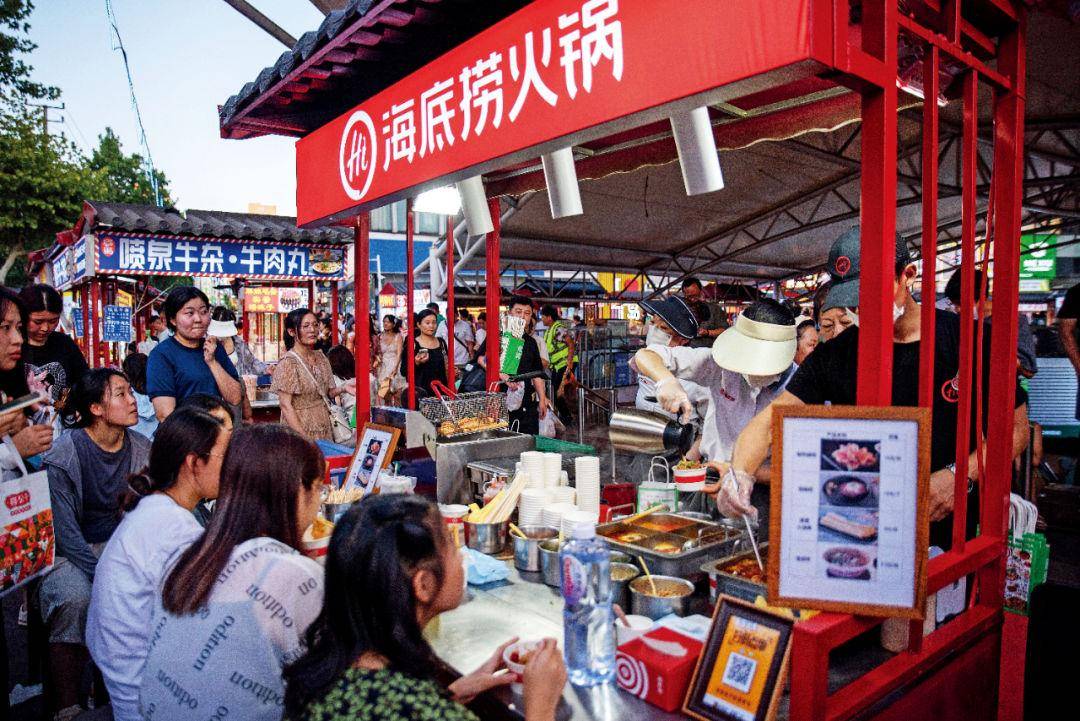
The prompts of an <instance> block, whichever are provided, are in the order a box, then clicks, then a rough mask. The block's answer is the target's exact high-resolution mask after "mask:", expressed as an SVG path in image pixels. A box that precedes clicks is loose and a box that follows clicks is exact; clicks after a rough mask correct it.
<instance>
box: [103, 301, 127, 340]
mask: <svg viewBox="0 0 1080 721" xmlns="http://www.w3.org/2000/svg"><path fill="white" fill-rule="evenodd" d="M133 332H134V329H133V328H132V327H131V308H129V307H128V306H126V305H107V306H105V329H104V332H103V333H102V336H101V339H102V340H103V341H105V342H106V343H130V342H131V339H132V335H133Z"/></svg>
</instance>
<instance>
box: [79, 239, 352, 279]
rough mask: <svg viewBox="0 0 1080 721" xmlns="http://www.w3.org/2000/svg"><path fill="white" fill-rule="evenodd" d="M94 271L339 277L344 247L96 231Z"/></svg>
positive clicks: (307, 277)
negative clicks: (98, 232) (102, 232)
mask: <svg viewBox="0 0 1080 721" xmlns="http://www.w3.org/2000/svg"><path fill="white" fill-rule="evenodd" d="M97 269H98V271H99V272H104V273H113V274H115V273H121V274H125V275H189V276H216V277H223V276H224V277H229V276H241V277H244V278H252V279H266V280H295V279H312V278H315V279H319V280H341V279H342V278H344V277H345V248H344V247H334V246H325V245H289V244H280V243H271V242H266V243H264V242H254V241H244V240H217V239H209V238H186V237H177V236H154V235H148V236H146V235H126V234H120V233H117V234H112V233H109V234H100V235H98V238H97Z"/></svg>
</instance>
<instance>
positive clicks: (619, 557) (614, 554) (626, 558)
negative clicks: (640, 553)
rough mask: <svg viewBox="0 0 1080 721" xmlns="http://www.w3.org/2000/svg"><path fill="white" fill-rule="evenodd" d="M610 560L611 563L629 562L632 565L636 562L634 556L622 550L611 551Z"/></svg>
mask: <svg viewBox="0 0 1080 721" xmlns="http://www.w3.org/2000/svg"><path fill="white" fill-rule="evenodd" d="M608 560H609V561H610V562H611V563H629V564H631V565H633V563H634V557H633V556H631V555H630V554H629V553H623V552H622V551H609V552H608Z"/></svg>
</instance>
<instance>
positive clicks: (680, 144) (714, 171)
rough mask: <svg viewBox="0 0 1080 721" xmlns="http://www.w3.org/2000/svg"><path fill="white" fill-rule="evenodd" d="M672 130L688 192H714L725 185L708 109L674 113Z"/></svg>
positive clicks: (688, 193)
mask: <svg viewBox="0 0 1080 721" xmlns="http://www.w3.org/2000/svg"><path fill="white" fill-rule="evenodd" d="M671 132H672V134H673V135H674V136H675V147H676V148H677V149H678V151H679V166H680V167H681V168H682V177H683V185H685V186H686V194H687V195H701V194H702V193H711V192H713V191H716V190H720V189H722V188H723V187H724V174H723V173H722V172H721V171H720V156H719V155H717V152H716V140H715V139H714V138H713V131H712V122H710V120H709V109H708V108H706V107H701V108H694V109H693V110H691V111H689V112H685V113H679V114H678V115H673V116H672V117H671Z"/></svg>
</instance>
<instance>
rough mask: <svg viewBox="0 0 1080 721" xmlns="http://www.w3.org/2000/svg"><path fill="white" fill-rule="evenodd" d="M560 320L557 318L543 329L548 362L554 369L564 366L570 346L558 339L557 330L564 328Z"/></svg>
mask: <svg viewBox="0 0 1080 721" xmlns="http://www.w3.org/2000/svg"><path fill="white" fill-rule="evenodd" d="M565 327H566V326H565V325H564V324H563V322H562V321H561V320H557V321H555V322H554V323H552V324H551V325H550V326H548V329H547V330H545V331H544V345H546V346H547V351H548V362H550V363H551V367H552V368H553V369H555V370H562V369H563V368H565V367H566V361H567V358H569V356H570V346H569V345H567V344H566V343H565V342H564V341H561V340H559V337H558V336H559V331H560V330H562V329H563V328H565Z"/></svg>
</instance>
